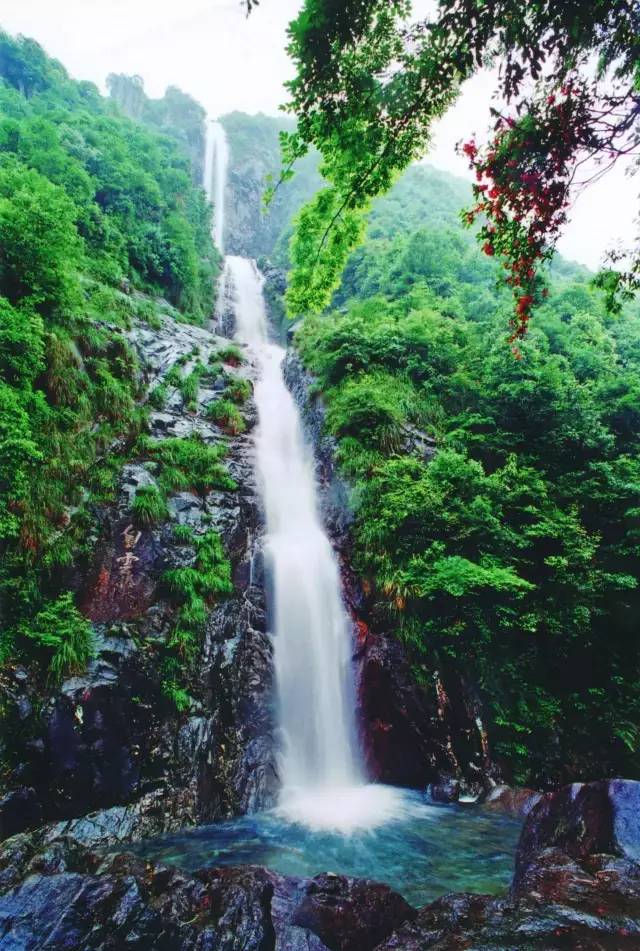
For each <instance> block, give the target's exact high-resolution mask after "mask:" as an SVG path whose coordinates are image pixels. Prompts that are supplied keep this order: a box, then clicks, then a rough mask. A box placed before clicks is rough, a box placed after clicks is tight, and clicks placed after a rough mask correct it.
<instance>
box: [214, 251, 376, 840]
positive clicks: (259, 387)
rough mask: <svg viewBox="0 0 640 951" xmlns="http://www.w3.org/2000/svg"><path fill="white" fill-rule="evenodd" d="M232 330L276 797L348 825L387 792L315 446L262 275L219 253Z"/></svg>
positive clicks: (300, 812)
mask: <svg viewBox="0 0 640 951" xmlns="http://www.w3.org/2000/svg"><path fill="white" fill-rule="evenodd" d="M226 268H227V275H228V277H229V280H230V283H231V285H232V287H233V294H234V303H235V315H236V329H237V336H238V339H239V340H241V341H242V342H244V343H246V344H248V345H249V347H250V348H251V350H252V352H253V354H254V356H255V359H256V361H257V365H258V380H257V383H256V388H255V401H256V405H257V408H258V417H259V424H258V429H257V435H256V470H257V476H258V482H259V486H260V491H261V493H262V500H263V505H264V510H265V516H266V537H265V556H266V564H267V568H268V571H269V576H270V579H271V586H270V591H271V592H272V599H273V603H272V605H270V607H271V611H270V614H271V618H272V625H273V643H274V666H275V674H276V686H277V695H278V696H277V710H278V722H279V726H280V730H281V734H282V737H283V751H282V760H281V780H282V792H281V808H282V809H283V811H284V812H285V813H286V814H287V815H288V816H289V817H290V818H293V819H295V820H297V821H304V822H306V823H307V824H310V825H316V826H318V825H319V826H333V827H336V826H337V827H342V828H345V829H346V828H351V827H353V826H358V825H360V826H361V825H367V824H375V822H377V821H380V820H381V819H382V818H387V813H388V811H389V804H390V794H389V791H388V790H385V787H380V786H371V785H367V784H366V780H365V771H364V767H363V764H362V761H361V755H360V750H359V744H358V741H357V735H356V725H355V698H354V684H353V672H352V665H351V632H350V627H349V621H348V618H347V614H346V611H345V608H344V605H343V601H342V592H341V584H340V573H339V569H338V564H337V560H336V557H335V553H334V551H333V549H332V547H331V544H330V542H329V539H328V538H327V535H326V533H325V531H324V528H323V526H322V522H321V518H320V514H319V511H318V500H317V491H316V484H315V473H314V462H313V455H312V452H311V450H310V448H309V446H308V445H307V444H306V443H305V440H304V438H303V433H302V425H301V421H300V414H299V412H298V408H297V406H296V404H295V401H294V399H293V397H292V395H291V394H290V392H289V390H288V389H287V387H286V385H285V382H284V377H283V373H282V361H283V358H284V350H283V349H282V348H281V347H278V346H276V345H274V344H272V343H270V342H269V340H268V334H267V319H266V313H265V305H264V298H263V293H262V278H261V275H260V273H259V271H258V269H257V268H256V266H255V264H254V262H252V261H249V260H248V259H246V258H240V257H227V259H226Z"/></svg>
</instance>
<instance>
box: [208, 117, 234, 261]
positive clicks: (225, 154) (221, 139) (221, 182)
mask: <svg viewBox="0 0 640 951" xmlns="http://www.w3.org/2000/svg"><path fill="white" fill-rule="evenodd" d="M206 128H207V131H206V139H205V149H204V173H203V176H202V187H203V188H204V190H205V193H206V195H207V198H208V200H209V201H210V202H212V203H213V229H212V234H213V240H214V243H215V245H216V247H217V249H218V250H219V251H220V253H221V254H222V253H223V251H224V198H225V194H224V193H225V185H226V181H227V165H228V164H229V146H228V143H227V136H226V134H225V131H224V128H223V126H222V125H221V124H220V123H219V122H214V121H212V120H207V127H206Z"/></svg>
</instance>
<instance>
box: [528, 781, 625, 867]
mask: <svg viewBox="0 0 640 951" xmlns="http://www.w3.org/2000/svg"><path fill="white" fill-rule="evenodd" d="M543 848H557V849H560V850H562V851H563V852H565V853H566V854H567V855H570V856H571V857H572V858H575V859H577V860H581V859H583V858H585V857H586V856H589V855H592V854H598V853H607V854H610V855H618V856H622V857H624V858H627V859H629V860H630V861H633V862H637V861H639V860H640V782H636V781H633V780H628V779H609V780H604V779H603V780H601V781H599V782H593V783H574V784H573V785H571V786H564V787H563V788H562V789H560V790H559V791H558V792H554V793H547V794H546V795H545V796H542V797H541V799H540V801H539V802H538V803H537V805H536V806H535V807H534V809H533V810H532V811H531V812H530V814H529V816H528V819H527V821H526V823H525V826H524V829H523V830H522V836H521V839H520V842H519V844H518V854H517V857H516V882H517V881H518V880H519V878H520V877H521V876H522V875H523V874H524V872H525V870H526V869H527V867H528V865H529V864H530V863H531V861H532V860H534V859H535V857H536V855H537V854H538V852H539V851H540V850H541V849H543Z"/></svg>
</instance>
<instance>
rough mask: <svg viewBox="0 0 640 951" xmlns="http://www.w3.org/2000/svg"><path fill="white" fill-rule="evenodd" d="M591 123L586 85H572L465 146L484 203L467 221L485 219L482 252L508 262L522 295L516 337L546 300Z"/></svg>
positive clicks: (511, 283) (501, 121)
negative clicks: (486, 139)
mask: <svg viewBox="0 0 640 951" xmlns="http://www.w3.org/2000/svg"><path fill="white" fill-rule="evenodd" d="M588 123H589V109H588V99H587V95H586V90H584V89H582V88H580V87H576V86H571V85H565V86H563V87H562V89H561V90H556V92H555V93H552V94H550V95H548V96H547V97H546V98H544V99H542V100H541V101H534V102H531V103H530V104H529V108H528V111H527V112H525V113H524V114H522V115H520V116H519V117H518V118H517V119H514V118H512V117H500V118H499V119H498V121H497V123H496V125H495V129H494V136H493V139H492V141H491V142H490V143H489V145H488V146H487V147H486V148H485V149H483V150H480V149H478V147H477V145H476V143H475V142H474V141H470V142H466V143H465V144H464V145H463V146H462V149H461V151H462V152H463V154H464V155H466V156H467V158H468V159H469V164H470V166H471V168H472V169H473V170H474V171H475V178H476V184H475V185H474V186H473V192H474V198H475V201H476V204H475V205H474V207H473V208H471V209H470V210H469V211H467V212H465V214H464V221H465V222H466V224H469V225H470V224H473V223H474V222H475V221H476V220H477V219H478V218H481V219H482V221H483V224H482V227H481V229H480V233H479V239H480V241H481V244H482V250H483V251H484V253H485V254H488V255H490V256H493V255H495V254H499V255H500V256H501V258H502V260H503V264H504V267H505V270H506V271H507V276H506V278H505V280H506V282H507V284H509V286H511V287H512V288H513V292H514V297H515V308H514V319H513V322H512V323H513V332H512V335H511V338H510V339H511V341H512V342H514V341H515V340H516V339H517V338H520V337H523V336H524V335H525V333H526V331H527V326H528V322H529V319H530V317H531V311H532V308H533V306H534V305H535V304H536V303H537V302H538V300H539V298H540V295H541V286H540V284H541V282H540V278H539V275H538V272H539V269H540V265H541V264H542V263H543V262H544V261H546V260H547V259H548V258H549V257H550V256H551V254H552V253H553V249H554V247H555V243H556V241H557V238H558V236H559V233H560V230H561V228H562V226H563V225H564V224H565V222H566V219H567V207H568V203H569V189H570V184H571V173H572V170H573V167H574V164H575V156H576V153H577V152H578V150H579V149H580V148H581V146H582V145H583V143H584V141H585V137H586V134H587V129H588Z"/></svg>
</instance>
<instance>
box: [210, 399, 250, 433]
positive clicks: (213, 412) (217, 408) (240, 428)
mask: <svg viewBox="0 0 640 951" xmlns="http://www.w3.org/2000/svg"><path fill="white" fill-rule="evenodd" d="M207 417H208V418H209V419H211V420H213V421H214V423H217V424H218V426H220V428H221V429H223V430H224V431H225V432H226V433H229V435H231V436H237V435H238V433H243V432H244V431H245V429H246V426H245V422H244V419H243V418H242V416H241V415H240V411H239V409H238V407H237V406H236V405H235V403H232V402H231V401H230V400H226V399H221V400H213V401H212V402H211V403H209V405H208V406H207Z"/></svg>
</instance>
